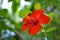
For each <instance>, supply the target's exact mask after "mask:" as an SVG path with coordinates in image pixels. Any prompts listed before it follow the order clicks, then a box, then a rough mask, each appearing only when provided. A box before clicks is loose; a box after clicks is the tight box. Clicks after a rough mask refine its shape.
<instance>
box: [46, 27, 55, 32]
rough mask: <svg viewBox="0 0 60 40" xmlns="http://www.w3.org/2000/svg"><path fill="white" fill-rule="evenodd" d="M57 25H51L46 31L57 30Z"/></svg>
mask: <svg viewBox="0 0 60 40" xmlns="http://www.w3.org/2000/svg"><path fill="white" fill-rule="evenodd" d="M55 30H56V27H50V28H47V29H46V32H51V31H55Z"/></svg>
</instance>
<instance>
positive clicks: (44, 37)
mask: <svg viewBox="0 0 60 40" xmlns="http://www.w3.org/2000/svg"><path fill="white" fill-rule="evenodd" d="M44 39H45V40H47V34H46V30H45V37H44Z"/></svg>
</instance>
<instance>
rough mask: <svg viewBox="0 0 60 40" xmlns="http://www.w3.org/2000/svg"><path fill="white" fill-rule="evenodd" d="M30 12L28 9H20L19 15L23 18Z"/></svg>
mask: <svg viewBox="0 0 60 40" xmlns="http://www.w3.org/2000/svg"><path fill="white" fill-rule="evenodd" d="M30 13H31V11H29V10H21V11H20V12H19V16H20V17H22V18H25V16H26V15H28V14H30Z"/></svg>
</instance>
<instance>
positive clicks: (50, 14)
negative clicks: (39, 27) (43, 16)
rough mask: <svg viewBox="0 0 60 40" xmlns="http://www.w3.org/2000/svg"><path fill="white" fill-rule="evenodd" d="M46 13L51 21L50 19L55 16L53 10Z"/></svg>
mask: <svg viewBox="0 0 60 40" xmlns="http://www.w3.org/2000/svg"><path fill="white" fill-rule="evenodd" d="M48 15H49V17H50V20H51V21H52V20H53V19H54V17H55V14H54V12H50V13H49V14H48Z"/></svg>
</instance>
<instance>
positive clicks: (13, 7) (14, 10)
mask: <svg viewBox="0 0 60 40" xmlns="http://www.w3.org/2000/svg"><path fill="white" fill-rule="evenodd" d="M19 6H20V3H19V2H16V1H13V3H12V11H13V13H16V12H17V11H18V8H19Z"/></svg>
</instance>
